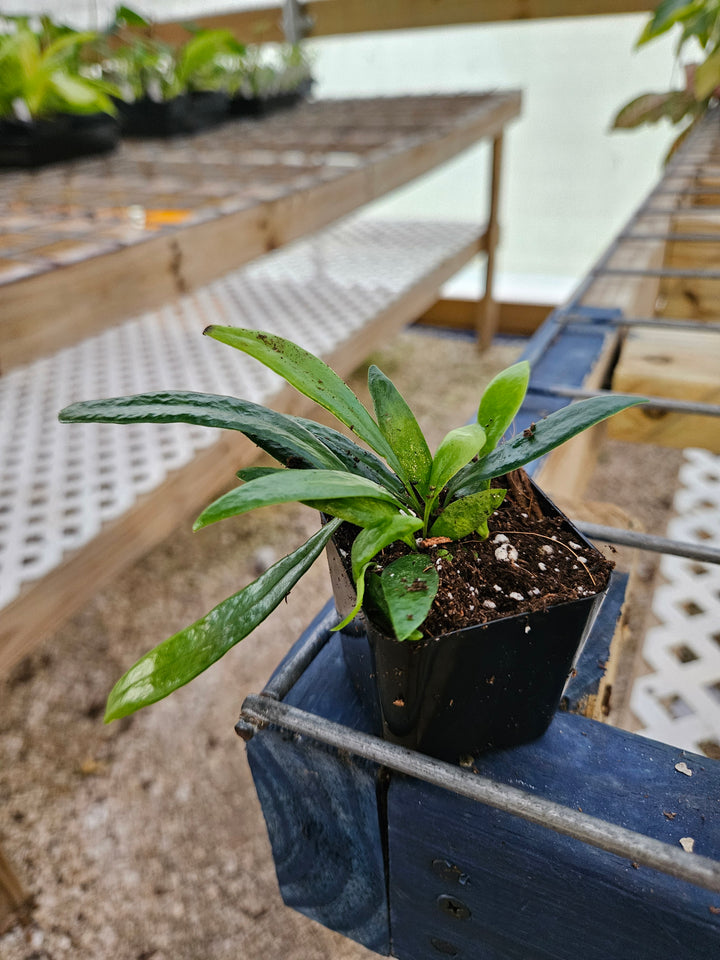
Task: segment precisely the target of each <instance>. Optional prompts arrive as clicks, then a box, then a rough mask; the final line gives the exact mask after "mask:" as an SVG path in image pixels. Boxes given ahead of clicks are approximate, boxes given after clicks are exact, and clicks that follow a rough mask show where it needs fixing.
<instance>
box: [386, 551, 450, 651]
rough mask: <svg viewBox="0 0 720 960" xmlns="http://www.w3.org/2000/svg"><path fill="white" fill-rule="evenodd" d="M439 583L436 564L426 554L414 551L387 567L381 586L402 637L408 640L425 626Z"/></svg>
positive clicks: (396, 633)
mask: <svg viewBox="0 0 720 960" xmlns="http://www.w3.org/2000/svg"><path fill="white" fill-rule="evenodd" d="M439 584H440V578H439V577H438V572H437V570H436V569H435V564H434V563H433V561H432V559H431V558H430V557H428V556H427V555H426V554H418V553H412V554H409V555H408V556H405V557H400V558H399V559H397V560H393V562H392V563H391V564H389V565H388V566H387V567H385V569H384V570H383V572H382V573H381V575H380V585H381V587H382V593H383V596H384V598H385V606H386V609H387V613H388V616H389V618H390V623H391V624H392V627H393V630H394V631H395V636H396V638H397V639H398V640H406V639H407V638H408V637H410V636H411V635H412V634H414V633H415V631H416V630H418V629H419V628H420V627H421V626H422V624H423V622H424V620H425V618H426V617H427V615H428V613H429V612H430V607H431V606H432V602H433V600H434V599H435V595H436V594H437V591H438V587H439Z"/></svg>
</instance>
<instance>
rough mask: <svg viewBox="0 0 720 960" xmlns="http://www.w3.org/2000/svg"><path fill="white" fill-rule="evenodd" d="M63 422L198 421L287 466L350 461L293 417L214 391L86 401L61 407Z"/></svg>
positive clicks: (341, 466)
mask: <svg viewBox="0 0 720 960" xmlns="http://www.w3.org/2000/svg"><path fill="white" fill-rule="evenodd" d="M59 419H60V420H61V422H62V423H121V424H127V423H193V424H198V425H199V426H202V427H220V428H222V429H225V430H238V431H239V432H240V433H244V434H245V436H246V437H248V439H250V440H252V442H253V443H256V444H257V445H258V446H259V447H261V448H262V449H263V450H265V452H266V453H269V454H270V456H272V457H275V459H276V460H279V461H280V462H281V463H284V464H287V463H288V462H292V460H293V459H297V460H300V461H302V463H303V464H306V465H307V466H311V467H318V468H320V467H327V468H328V469H330V470H342V469H344V466H345V464H344V463H343V461H342V460H341V459H340V458H339V457H337V456H336V455H335V454H334V453H333V452H332V451H331V450H330V449H328V447H326V446H325V444H324V443H323V442H322V440H319V439H318V438H317V437H315V436H314V435H313V434H311V433H310V432H309V431H308V430H306V429H305V428H304V427H303V425H302V423H298V422H297V421H296V419H295V418H294V417H290V416H287V415H286V414H283V413H277V412H276V411H275V410H270V409H269V408H268V407H262V406H260V405H259V404H257V403H251V402H250V401H249V400H239V399H237V398H236V397H224V396H219V395H217V394H213V393H169V392H163V393H141V394H138V395H137V396H134V397H114V398H112V399H110V400H86V401H84V402H82V403H73V404H71V405H70V406H69V407H65V409H64V410H61V411H60V414H59Z"/></svg>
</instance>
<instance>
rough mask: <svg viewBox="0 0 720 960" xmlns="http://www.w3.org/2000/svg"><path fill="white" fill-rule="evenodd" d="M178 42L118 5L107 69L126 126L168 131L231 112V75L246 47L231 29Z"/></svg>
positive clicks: (157, 133)
mask: <svg viewBox="0 0 720 960" xmlns="http://www.w3.org/2000/svg"><path fill="white" fill-rule="evenodd" d="M188 29H189V31H190V33H191V36H190V37H189V39H188V40H187V41H186V42H185V43H184V44H182V45H181V46H180V47H177V48H174V47H171V46H170V45H169V44H166V43H164V42H163V41H161V40H158V39H157V37H155V36H154V35H153V27H152V24H151V23H150V22H149V21H147V20H145V18H144V17H142V16H141V15H140V14H138V13H136V12H135V11H133V10H131V9H130V8H128V7H119V8H118V9H117V10H116V12H115V19H114V21H113V23H112V25H111V26H110V28H109V29H108V32H107V35H106V38H105V43H104V56H103V58H102V71H103V75H104V76H105V77H107V78H108V79H109V80H110V81H111V82H112V83H114V84H115V85H116V86H117V88H118V90H119V92H120V97H119V99H118V103H117V106H118V111H119V113H120V117H121V121H122V126H123V132H124V133H126V134H128V135H130V136H151V137H164V136H174V135H176V134H181V133H191V132H193V131H195V130H200V129H204V128H206V127H209V126H212V125H214V124H216V123H219V122H221V121H222V120H223V119H225V117H226V116H227V113H228V102H229V93H228V84H229V77H230V76H231V75H232V72H233V70H234V69H235V64H236V61H237V60H238V59H239V58H241V57H242V54H243V51H244V47H243V46H242V44H239V43H238V42H237V41H236V40H235V38H234V37H233V35H232V33H231V32H230V31H229V30H195V29H193V28H191V27H188Z"/></svg>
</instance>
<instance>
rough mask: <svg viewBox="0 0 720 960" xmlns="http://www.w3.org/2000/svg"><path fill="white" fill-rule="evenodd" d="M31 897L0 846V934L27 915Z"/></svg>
mask: <svg viewBox="0 0 720 960" xmlns="http://www.w3.org/2000/svg"><path fill="white" fill-rule="evenodd" d="M30 905H31V897H30V895H29V894H28V893H27V892H26V891H25V890H24V889H23V886H22V884H21V883H20V881H19V880H18V878H17V876H16V874H15V871H14V870H13V868H12V867H11V865H10V862H9V860H8V859H7V857H6V856H5V854H4V853H3V851H2V848H1V847H0V934H2V933H4V932H5V931H6V930H9V929H10V927H11V926H12V925H13V924H14V923H16V922H18V921H20V920H23V919H25V918H26V917H27V914H28V912H29V910H30Z"/></svg>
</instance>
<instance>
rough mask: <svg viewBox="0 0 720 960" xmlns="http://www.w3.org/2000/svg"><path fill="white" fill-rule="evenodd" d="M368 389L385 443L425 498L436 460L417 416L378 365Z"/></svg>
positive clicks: (372, 368)
mask: <svg viewBox="0 0 720 960" xmlns="http://www.w3.org/2000/svg"><path fill="white" fill-rule="evenodd" d="M368 387H369V389H370V396H371V397H372V401H373V406H374V408H375V417H376V419H377V422H378V425H379V427H380V429H381V430H382V432H383V435H384V437H385V439H386V440H387V442H388V443H389V444H390V446H391V447H392V449H393V450H394V451H395V455H396V456H397V458H398V460H399V461H400V463H401V464H402V466H403V470H404V471H405V475H406V476H407V477H408V479H409V480H410V482H411V483H412V484H413V486H415V487H417V489H418V490H419V491H420V493H421V494H422V495H423V496H424V495H425V494H426V493H427V490H428V485H429V482H430V470H431V468H432V462H433V458H432V454H431V453H430V448H429V447H428V445H427V441H426V439H425V437H424V435H423V432H422V430H421V429H420V425H419V424H418V422H417V420H416V419H415V415H414V414H413V412H412V410H411V409H410V407H409V406H408V405H407V403H406V402H405V400H404V398H403V396H402V395H401V393H400V391H399V390H398V389H397V387H396V386H395V384H394V383H393V382H392V380H390V379H389V378H388V377H386V376H385V374H384V373H383V372H382V370H380V369H378V367H376V366H375V365H372V366H371V367H370V369H369V370H368Z"/></svg>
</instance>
